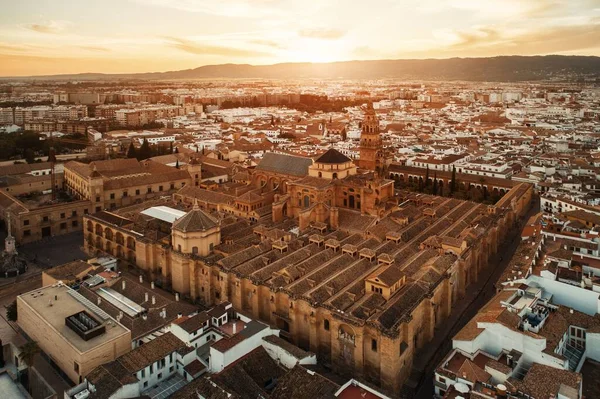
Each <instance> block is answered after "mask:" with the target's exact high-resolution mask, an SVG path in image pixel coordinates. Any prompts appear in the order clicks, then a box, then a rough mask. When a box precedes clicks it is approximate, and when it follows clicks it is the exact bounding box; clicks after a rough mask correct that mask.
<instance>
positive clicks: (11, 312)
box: [6, 299, 17, 321]
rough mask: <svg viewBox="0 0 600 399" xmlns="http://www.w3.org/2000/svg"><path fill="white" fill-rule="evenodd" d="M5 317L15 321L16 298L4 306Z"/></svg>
mask: <svg viewBox="0 0 600 399" xmlns="http://www.w3.org/2000/svg"><path fill="white" fill-rule="evenodd" d="M6 318H7V319H8V321H17V300H16V299H15V300H14V301H12V302H11V303H10V305H8V306H7V307H6Z"/></svg>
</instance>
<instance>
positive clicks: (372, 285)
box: [85, 167, 530, 393]
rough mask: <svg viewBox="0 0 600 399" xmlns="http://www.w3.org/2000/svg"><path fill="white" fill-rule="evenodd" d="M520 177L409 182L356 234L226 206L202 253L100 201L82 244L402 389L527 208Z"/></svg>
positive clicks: (341, 366) (342, 366)
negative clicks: (430, 187)
mask: <svg viewBox="0 0 600 399" xmlns="http://www.w3.org/2000/svg"><path fill="white" fill-rule="evenodd" d="M318 169H319V168H318V167H317V168H316V170H318ZM311 178H312V177H311ZM350 178H352V176H350ZM317 179H318V177H317ZM323 180H325V182H324V183H323V184H324V185H325V186H327V185H329V184H331V180H329V179H323ZM296 184H298V183H297V182H296V183H292V184H290V188H289V190H290V191H289V192H288V194H286V195H292V196H293V195H295V193H296V191H295V190H296V189H300V188H301V186H296ZM343 184H345V183H343ZM527 188H528V186H520V187H515V188H514V189H513V190H511V192H509V193H508V194H507V196H508V199H507V201H505V202H503V203H502V204H499V206H492V207H487V206H485V205H481V204H473V203H470V202H466V201H459V200H454V199H447V198H440V197H432V196H427V195H415V194H410V193H406V194H403V195H405V197H404V198H403V199H402V200H401V203H402V204H403V207H401V208H397V206H396V208H395V209H399V210H395V211H392V212H391V213H389V214H387V215H384V216H383V217H380V216H377V219H378V223H376V224H373V225H371V226H370V227H369V228H368V229H366V230H365V231H364V232H363V233H362V234H357V233H351V232H348V231H343V230H340V229H336V228H332V227H331V226H328V225H325V226H321V225H314V224H313V225H312V226H311V225H310V224H309V225H307V226H306V227H305V229H300V230H299V232H298V233H294V234H291V233H289V229H290V228H293V227H294V225H295V223H294V219H289V218H284V219H283V220H282V221H280V222H271V223H270V224H268V225H263V224H260V223H259V224H251V223H250V222H248V221H246V220H242V219H239V218H237V217H234V216H231V215H222V220H221V225H220V236H221V244H220V245H216V246H214V248H213V251H212V253H211V254H209V255H207V256H200V255H196V254H191V253H184V252H183V251H177V250H175V249H174V248H173V247H172V245H171V242H170V240H171V238H170V237H169V236H163V238H160V239H157V236H156V235H155V234H148V233H147V232H145V233H140V232H136V231H135V227H134V223H133V221H131V220H127V219H123V218H121V217H119V216H118V215H114V214H108V213H107V212H105V213H101V214H98V215H94V216H86V218H85V219H86V234H85V248H86V249H87V250H88V251H89V252H90V253H96V252H98V251H100V252H108V253H109V254H111V255H114V256H117V257H120V258H121V259H123V260H128V261H130V262H131V263H133V264H135V265H136V266H137V267H138V268H140V269H141V270H145V271H146V272H147V273H149V274H150V275H151V276H152V277H153V278H157V277H160V278H162V279H163V280H164V281H168V282H170V283H171V285H172V288H173V289H174V290H175V291H177V292H180V293H182V294H184V295H186V296H188V297H190V298H193V299H196V300H199V301H200V302H202V303H204V304H206V305H213V304H218V303H220V302H221V301H224V300H227V301H230V302H231V303H232V304H233V305H234V307H235V308H237V309H240V310H242V311H244V312H247V313H249V314H251V315H252V317H254V318H257V319H260V320H263V321H265V322H268V323H269V324H271V325H272V326H274V327H276V328H279V329H281V335H282V336H283V337H285V338H286V339H288V340H290V341H291V342H293V343H295V344H296V345H298V346H300V347H301V348H304V349H307V350H311V351H313V352H315V353H317V355H318V359H319V361H320V362H322V363H323V364H326V365H330V366H331V367H332V369H333V370H335V371H336V372H337V373H339V374H342V375H350V374H352V375H355V376H359V377H363V378H365V379H367V380H368V381H370V382H372V383H374V384H377V385H379V386H382V387H384V388H386V389H389V390H390V391H393V392H396V393H398V392H399V391H400V389H401V386H402V384H403V382H404V381H405V380H406V379H407V378H408V376H409V374H410V370H411V366H412V361H413V357H414V356H416V355H418V350H419V349H420V348H422V347H423V346H424V345H426V344H427V342H429V341H430V340H431V339H432V337H433V334H434V331H435V328H436V327H442V326H443V323H444V320H445V319H446V318H447V317H448V315H449V314H450V312H451V309H452V305H453V304H454V303H455V302H456V301H457V300H458V299H459V298H460V297H461V296H462V295H463V294H464V292H465V290H466V289H467V287H468V286H469V285H470V284H472V283H473V282H475V281H477V278H478V275H479V272H480V270H481V268H482V267H484V265H485V264H486V263H487V261H488V259H489V258H490V256H492V255H493V254H494V253H496V251H497V249H498V246H499V244H500V243H501V242H502V241H503V240H504V239H505V235H506V234H507V232H508V231H509V230H510V227H511V225H512V223H514V220H516V218H518V217H519V216H520V215H522V214H523V213H524V212H525V211H526V210H527V206H526V205H525V204H528V203H529V201H530V197H529V195H530V193H529V191H530V190H528V189H527ZM529 188H530V187H529ZM373 191H374V189H373ZM326 192H327V191H326V190H325V191H324V193H326ZM341 198H343V196H342V197H340V199H336V201H337V200H339V201H342V199H341ZM364 198H366V196H365V197H364ZM528 198H529V201H528ZM326 200H327V197H325V201H322V202H324V205H326ZM333 200H334V199H333V198H332V201H333ZM342 204H343V202H342ZM521 205H522V206H521ZM276 206H277V201H276V202H275V203H274V205H273V207H274V208H275V207H276ZM332 208H333V207H332ZM333 209H340V208H333ZM410 210H412V212H415V213H416V214H415V215H414V216H410V217H406V214H408V213H410V212H409V211H410ZM330 211H331V210H330ZM334 214H335V212H334ZM357 214H358V215H361V213H358V212H357ZM301 217H302V215H300V218H301ZM397 221H401V222H402V223H399V222H397ZM299 223H302V222H301V221H300V222H299ZM107 230H108V231H110V232H111V233H110V234H109V235H110V237H121V238H120V243H121V244H117V245H115V242H114V238H113V239H108V238H107V234H106V231H107ZM98 233H99V234H98ZM129 243H131V245H129ZM119 248H121V249H120V250H119ZM126 253H127V254H130V255H124V254H126ZM119 254H120V255H119Z"/></svg>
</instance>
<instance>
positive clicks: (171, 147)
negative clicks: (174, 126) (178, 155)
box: [169, 141, 173, 154]
mask: <svg viewBox="0 0 600 399" xmlns="http://www.w3.org/2000/svg"><path fill="white" fill-rule="evenodd" d="M172 153H173V142H172V141H171V142H169V154H172Z"/></svg>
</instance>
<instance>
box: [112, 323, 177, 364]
mask: <svg viewBox="0 0 600 399" xmlns="http://www.w3.org/2000/svg"><path fill="white" fill-rule="evenodd" d="M185 346H186V345H185V343H184V342H183V341H181V340H180V339H179V338H177V337H176V336H175V335H173V333H170V332H169V333H166V334H164V335H161V336H160V337H158V338H155V339H153V340H152V341H150V342H148V343H147V344H144V345H142V346H139V347H137V348H135V349H134V350H132V351H131V352H128V353H126V354H124V355H123V356H121V357H120V358H118V359H117V361H118V362H119V363H120V364H121V365H122V366H123V367H125V369H126V370H127V371H128V372H129V373H136V372H138V371H139V370H141V369H143V368H145V367H148V366H149V365H151V364H153V363H154V362H156V361H158V360H160V359H162V358H164V357H165V356H167V355H169V353H172V352H175V351H176V350H178V349H180V348H182V347H185Z"/></svg>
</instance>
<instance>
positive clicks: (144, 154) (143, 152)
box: [137, 139, 152, 161]
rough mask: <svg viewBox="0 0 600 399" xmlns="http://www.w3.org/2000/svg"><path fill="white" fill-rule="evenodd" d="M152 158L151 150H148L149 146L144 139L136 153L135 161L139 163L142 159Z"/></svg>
mask: <svg viewBox="0 0 600 399" xmlns="http://www.w3.org/2000/svg"><path fill="white" fill-rule="evenodd" d="M151 156H152V148H150V144H149V143H148V140H146V139H144V142H143V143H142V146H141V147H140V149H139V151H138V153H137V159H138V161H141V160H143V159H148V158H150V157H151Z"/></svg>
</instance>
